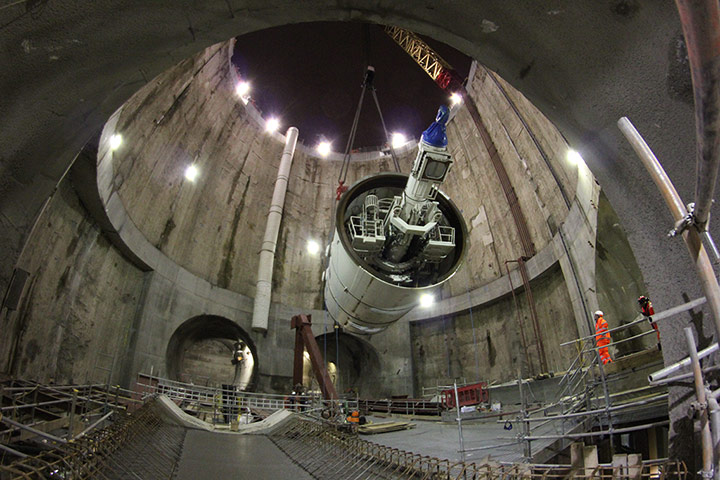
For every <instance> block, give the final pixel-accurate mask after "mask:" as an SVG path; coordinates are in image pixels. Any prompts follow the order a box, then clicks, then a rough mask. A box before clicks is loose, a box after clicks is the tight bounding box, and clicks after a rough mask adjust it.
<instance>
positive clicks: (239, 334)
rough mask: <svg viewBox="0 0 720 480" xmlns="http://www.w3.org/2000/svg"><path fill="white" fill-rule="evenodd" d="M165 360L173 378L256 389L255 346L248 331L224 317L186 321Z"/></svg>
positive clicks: (170, 346)
mask: <svg viewBox="0 0 720 480" xmlns="http://www.w3.org/2000/svg"><path fill="white" fill-rule="evenodd" d="M165 361H166V365H167V375H168V377H169V378H170V379H172V380H176V381H180V382H185V383H192V384H195V385H206V386H213V387H219V386H222V385H234V386H235V387H236V388H237V389H238V390H254V388H255V378H256V373H257V368H258V361H257V350H256V348H255V345H254V343H253V342H252V340H251V338H250V337H249V335H248V334H247V332H245V330H243V329H242V328H241V327H240V326H238V325H237V324H236V323H234V322H233V321H231V320H228V319H227V318H224V317H220V316H216V315H200V316H197V317H193V318H191V319H189V320H186V321H185V322H184V323H183V324H182V325H180V326H179V327H178V328H177V329H176V330H175V332H174V333H173V334H172V336H171V337H170V341H169V342H168V347H167V352H166V356H165Z"/></svg>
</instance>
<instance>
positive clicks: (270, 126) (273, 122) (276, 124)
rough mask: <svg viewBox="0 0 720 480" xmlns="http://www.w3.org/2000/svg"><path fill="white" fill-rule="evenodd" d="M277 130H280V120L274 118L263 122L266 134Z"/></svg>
mask: <svg viewBox="0 0 720 480" xmlns="http://www.w3.org/2000/svg"><path fill="white" fill-rule="evenodd" d="M278 128H280V120H278V119H277V118H275V117H272V118H268V120H267V121H266V122H265V131H266V132H269V133H272V132H275V131H276V130H277V129H278Z"/></svg>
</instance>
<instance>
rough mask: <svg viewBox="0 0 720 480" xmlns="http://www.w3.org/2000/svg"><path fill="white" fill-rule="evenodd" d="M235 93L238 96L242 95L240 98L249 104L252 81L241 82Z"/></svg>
mask: <svg viewBox="0 0 720 480" xmlns="http://www.w3.org/2000/svg"><path fill="white" fill-rule="evenodd" d="M235 93H236V94H237V96H238V97H240V100H242V102H243V103H244V104H245V105H247V103H248V101H249V100H250V97H249V93H250V83H249V82H240V83H238V84H237V86H236V87H235Z"/></svg>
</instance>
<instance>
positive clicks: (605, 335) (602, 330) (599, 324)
mask: <svg viewBox="0 0 720 480" xmlns="http://www.w3.org/2000/svg"><path fill="white" fill-rule="evenodd" d="M595 343H596V344H597V346H598V347H599V350H598V354H599V355H600V360H602V363H603V365H606V364H608V363H612V358H610V349H609V348H608V345H610V332H608V324H607V322H606V321H605V319H604V318H603V312H601V311H600V310H598V311H597V312H595Z"/></svg>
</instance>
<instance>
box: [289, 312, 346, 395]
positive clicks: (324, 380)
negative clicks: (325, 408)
mask: <svg viewBox="0 0 720 480" xmlns="http://www.w3.org/2000/svg"><path fill="white" fill-rule="evenodd" d="M311 318H312V316H311V315H295V316H294V317H292V322H291V324H290V325H291V328H294V329H295V332H296V333H295V364H294V368H293V383H294V384H297V383H295V382H296V378H297V377H296V375H297V372H298V368H299V372H300V373H299V376H300V382H299V383H302V361H303V358H302V357H303V349H307V351H308V354H309V355H310V363H311V365H312V369H313V372H314V373H315V378H316V379H317V381H318V384H319V385H320V391H321V392H322V394H323V398H324V399H325V400H337V399H338V394H337V391H336V390H335V385H333V383H332V380H330V375H329V374H328V371H327V368H326V367H325V361H324V359H323V356H322V353H320V347H318V344H317V341H315V336H314V335H313V333H312V327H311V325H312V322H311ZM298 347H299V348H298ZM298 358H299V360H298ZM298 365H299V367H298Z"/></svg>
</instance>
